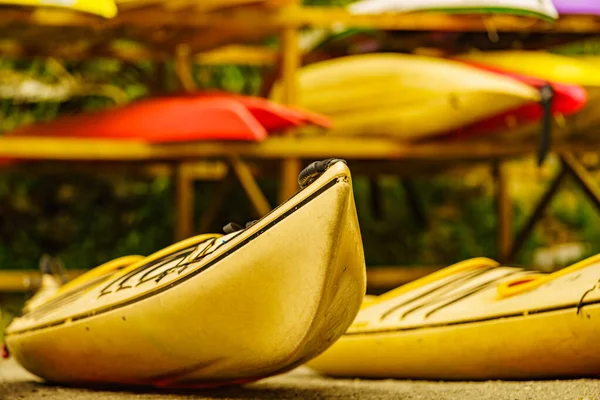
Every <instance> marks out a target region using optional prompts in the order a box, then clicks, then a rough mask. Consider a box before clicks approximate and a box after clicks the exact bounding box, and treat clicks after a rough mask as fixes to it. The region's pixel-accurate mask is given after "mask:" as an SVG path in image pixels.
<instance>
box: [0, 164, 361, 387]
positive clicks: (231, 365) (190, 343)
mask: <svg viewBox="0 0 600 400" xmlns="http://www.w3.org/2000/svg"><path fill="white" fill-rule="evenodd" d="M285 238H287V239H285ZM117 267H119V268H120V269H117ZM365 281H366V277H365V265H364V255H363V250H362V241H361V238H360V231H359V228H358V220H357V215H356V209H355V205H354V199H353V196H352V182H351V177H350V174H349V170H348V168H347V167H346V165H345V164H344V163H342V162H336V163H335V164H333V165H331V166H330V168H329V169H328V170H327V171H325V172H324V173H323V174H322V175H321V176H319V177H318V178H317V179H316V180H315V181H314V182H312V183H311V184H309V185H308V186H306V187H305V188H304V189H303V190H301V191H300V192H298V193H297V194H296V195H295V196H293V197H292V198H291V199H290V200H288V201H287V202H286V203H284V204H282V205H281V206H280V207H279V208H277V209H275V210H274V211H273V212H272V213H270V214H268V215H267V216H265V217H264V218H263V219H261V220H258V221H256V223H255V224H254V225H252V226H250V227H248V228H246V229H243V230H241V231H237V232H234V233H230V234H228V235H225V236H221V235H216V234H215V235H212V234H211V235H201V236H199V237H195V238H190V239H187V240H185V241H183V242H180V243H177V244H175V245H173V246H170V247H168V248H166V249H164V250H161V251H160V252H158V253H156V254H154V255H152V256H149V257H146V258H143V259H142V260H138V261H136V259H135V258H133V259H128V260H121V259H118V260H115V261H113V262H112V265H110V264H109V265H105V266H101V267H98V269H95V270H92V271H91V272H89V273H88V275H87V276H84V277H81V278H79V280H78V281H77V282H74V283H73V284H71V285H70V286H68V287H66V288H65V289H64V290H59V291H58V292H56V294H55V296H53V297H48V296H47V295H46V296H45V297H44V298H43V299H38V300H37V301H36V302H35V303H34V304H30V305H28V308H27V309H26V312H25V314H24V315H23V316H21V317H19V318H16V319H15V320H13V321H12V322H11V324H10V325H9V326H8V327H7V329H6V337H5V340H6V344H7V346H8V349H9V351H10V353H11V354H12V355H13V356H14V357H15V359H16V360H17V361H18V362H19V363H20V364H21V365H22V366H23V367H24V368H26V369H27V370H28V371H30V372H31V373H33V374H35V375H37V376H40V377H42V378H43V379H45V380H47V381H51V382H57V383H68V384H98V383H123V384H132V385H151V386H160V387H166V386H169V387H178V386H206V385H224V384H236V383H242V382H247V381H251V380H256V379H259V378H261V377H265V376H270V375H273V374H278V373H282V372H285V371H287V370H289V369H291V368H294V367H296V366H298V365H300V364H302V363H304V362H306V361H307V360H309V359H311V358H312V357H314V356H316V355H317V354H319V353H321V352H322V351H324V350H325V349H326V348H327V347H329V346H330V345H331V344H332V343H333V342H334V341H335V340H336V339H337V338H338V337H339V336H341V335H342V334H343V332H344V331H345V330H346V329H347V328H348V327H349V326H350V324H351V322H352V320H353V319H354V318H355V316H356V314H357V312H358V310H359V308H360V305H361V301H362V299H363V296H364V293H365V283H366V282H365ZM124 360H126V362H124Z"/></svg>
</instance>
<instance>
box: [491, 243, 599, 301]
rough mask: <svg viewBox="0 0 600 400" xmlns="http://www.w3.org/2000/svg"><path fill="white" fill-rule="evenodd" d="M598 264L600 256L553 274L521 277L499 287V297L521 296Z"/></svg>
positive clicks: (597, 255)
mask: <svg viewBox="0 0 600 400" xmlns="http://www.w3.org/2000/svg"><path fill="white" fill-rule="evenodd" d="M597 263H600V254H596V255H595V256H592V257H589V258H586V259H585V260H582V261H579V262H578V263H575V264H573V265H571V266H570V267H566V268H563V269H560V270H558V271H556V272H553V273H551V274H543V273H534V274H530V275H527V276H521V277H518V278H515V279H511V280H508V281H506V282H503V283H501V284H499V285H498V287H497V291H498V296H499V297H500V298H507V297H510V296H514V295H516V294H520V293H523V292H526V291H528V290H532V289H535V288H537V287H540V286H542V285H544V284H546V283H548V282H551V281H553V280H555V279H558V278H560V277H563V276H565V275H568V274H572V273H574V272H577V271H581V270H582V269H585V268H587V267H590V266H592V265H594V264H597Z"/></svg>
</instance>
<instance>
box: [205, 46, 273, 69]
mask: <svg viewBox="0 0 600 400" xmlns="http://www.w3.org/2000/svg"><path fill="white" fill-rule="evenodd" d="M277 58H278V54H277V50H276V49H273V48H269V47H264V46H241V45H230V46H223V47H220V48H217V49H214V50H211V51H206V52H201V53H198V54H196V55H195V56H193V61H194V62H195V63H197V64H202V65H256V66H271V65H274V64H275V62H276V61H277Z"/></svg>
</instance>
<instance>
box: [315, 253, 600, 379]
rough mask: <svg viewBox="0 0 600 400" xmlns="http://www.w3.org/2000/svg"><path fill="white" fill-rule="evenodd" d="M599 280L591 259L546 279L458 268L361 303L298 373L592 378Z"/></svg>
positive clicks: (599, 360) (596, 367)
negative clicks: (333, 341)
mask: <svg viewBox="0 0 600 400" xmlns="http://www.w3.org/2000/svg"><path fill="white" fill-rule="evenodd" d="M599 279H600V256H595V257H591V258H589V259H587V260H584V261H582V262H580V263H577V264H575V265H573V266H571V267H569V268H566V269H563V270H561V271H558V272H556V273H553V274H541V273H536V272H533V271H526V270H523V269H521V268H515V267H507V266H502V265H500V264H498V263H497V262H495V261H493V260H490V259H487V258H477V259H472V260H468V261H465V262H462V263H459V264H456V265H454V266H451V267H448V268H446V269H443V270H440V271H438V272H436V273H434V274H432V275H429V276H427V277H424V278H422V279H419V280H417V281H414V282H411V283H409V284H407V285H404V286H401V287H399V288H398V289H395V290H392V291H391V292H388V293H386V294H383V295H381V296H379V297H377V298H369V299H368V300H367V301H366V302H364V303H363V307H362V309H361V311H360V313H359V315H358V317H357V318H356V320H355V321H354V323H353V325H352V327H351V328H350V329H349V330H348V331H347V332H346V334H345V335H344V336H343V337H342V338H341V339H340V340H339V341H338V342H336V344H335V345H334V346H332V347H331V348H330V349H328V350H327V351H326V352H325V353H323V354H322V355H321V356H319V357H317V358H316V359H314V360H313V361H311V362H309V364H308V365H309V366H311V367H312V368H314V369H316V370H318V371H320V372H322V373H325V374H328V375H333V376H340V377H371V378H397V379H433V380H489V379H550V378H564V377H574V378H575V377H578V378H580V377H582V376H600V348H599V347H598V345H597V341H598V337H599V336H598V335H600V323H599V321H600V287H599Z"/></svg>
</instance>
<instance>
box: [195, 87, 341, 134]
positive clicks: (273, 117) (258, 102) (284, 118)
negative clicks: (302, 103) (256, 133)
mask: <svg viewBox="0 0 600 400" xmlns="http://www.w3.org/2000/svg"><path fill="white" fill-rule="evenodd" d="M202 96H205V97H207V98H213V99H220V98H230V99H235V100H237V101H239V102H241V103H242V104H243V105H244V106H246V107H247V108H248V110H249V111H250V112H251V113H252V115H254V117H255V118H256V119H258V120H259V121H260V122H261V124H262V125H263V126H264V127H265V129H266V130H267V131H268V132H278V131H282V130H285V129H290V128H294V127H300V126H303V125H315V126H319V127H321V128H330V127H331V120H330V119H329V118H327V117H325V116H323V115H319V114H317V113H313V112H311V111H308V110H301V109H299V108H292V107H290V106H282V105H280V104H277V103H274V102H272V101H269V100H267V99H264V98H262V97H251V96H243V95H238V94H232V93H225V92H218V91H215V92H204V93H203V94H202Z"/></svg>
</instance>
